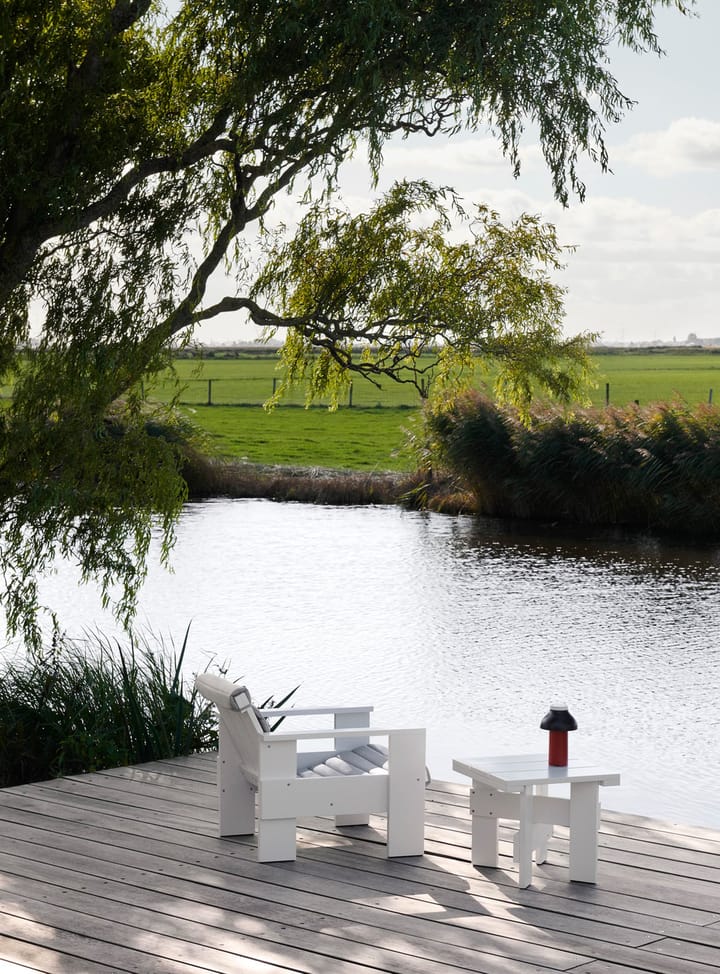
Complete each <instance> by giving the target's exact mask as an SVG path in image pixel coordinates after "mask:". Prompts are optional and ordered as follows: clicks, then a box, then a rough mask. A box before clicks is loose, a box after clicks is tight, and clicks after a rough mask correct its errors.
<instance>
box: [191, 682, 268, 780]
mask: <svg viewBox="0 0 720 974" xmlns="http://www.w3.org/2000/svg"><path fill="white" fill-rule="evenodd" d="M195 687H196V689H197V691H198V693H200V694H201V695H202V696H203V697H205V698H206V699H208V700H211V701H212V702H213V703H214V704H215V706H216V707H217V708H218V714H219V717H220V726H219V735H220V752H221V756H222V751H223V750H224V748H226V747H228V746H229V747H230V748H231V749H232V751H233V752H234V755H235V758H236V760H237V761H238V764H239V765H240V769H241V770H242V772H243V774H244V775H245V777H246V778H248V779H249V780H250V781H252V782H253V783H254V784H256V783H257V779H258V774H259V766H260V741H261V739H262V734H263V733H264V731H265V730H266V729H267V725H266V724H264V718H261V717H260V715H259V714H258V713H257V711H256V709H255V707H254V706H253V702H252V698H251V696H250V692H249V691H248V689H247V687H243V686H238V685H237V684H236V683H231V682H230V681H229V680H225V679H223V678H222V677H220V676H213V675H212V674H210V673H201V674H199V675H198V676H197V677H196V679H195Z"/></svg>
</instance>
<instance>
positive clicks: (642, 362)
mask: <svg viewBox="0 0 720 974" xmlns="http://www.w3.org/2000/svg"><path fill="white" fill-rule="evenodd" d="M593 361H594V363H595V366H596V369H597V373H596V376H595V387H594V388H593V389H591V390H589V395H590V397H591V399H592V402H593V404H594V405H602V404H604V403H605V397H606V384H609V395H610V403H611V404H612V405H616V406H624V405H626V404H627V403H630V402H633V401H634V400H638V401H639V402H640V404H641V405H647V404H648V403H651V402H658V401H672V400H674V399H684V400H686V401H687V402H689V403H699V402H708V400H709V398H710V390H712V392H713V399H714V400H715V402H717V403H718V404H720V353H714V352H709V351H704V350H703V351H697V350H694V349H685V350H676V349H669V350H662V351H653V352H644V351H643V352H628V351H621V352H613V353H608V354H598V355H594V356H593ZM175 371H176V375H177V383H179V384H177V383H175V382H174V381H173V380H172V378H171V377H170V376H169V375H168V376H166V377H163V378H161V379H160V380H157V381H156V382H154V383H153V385H152V386H150V387H149V388H148V390H147V391H148V392H149V393H150V394H151V395H152V396H155V397H156V398H158V399H161V400H165V401H167V400H169V399H171V398H172V397H173V395H176V396H177V399H178V402H179V403H180V404H181V407H182V409H183V411H184V412H186V413H187V415H188V416H189V417H190V418H191V419H192V420H193V421H194V422H195V423H196V424H197V425H198V426H199V427H200V428H201V429H203V430H205V431H207V433H208V434H209V435H210V437H211V440H212V442H213V443H214V444H215V447H216V449H217V450H218V452H219V453H220V454H222V455H224V456H228V457H247V459H248V460H251V461H254V462H258V463H280V464H293V465H301V466H328V467H345V468H348V469H355V470H403V469H410V468H411V467H412V465H413V461H412V459H411V457H410V456H409V455H408V454H407V453H404V452H402V450H403V445H404V443H405V440H406V434H405V432H404V431H405V430H406V429H407V428H408V427H409V426H412V424H413V423H417V422H418V411H417V407H418V405H419V398H418V395H417V393H416V391H415V390H414V389H413V388H412V386H408V385H398V384H397V383H393V382H390V381H386V382H384V383H383V388H382V390H378V389H376V388H375V386H373V385H372V384H371V383H369V382H367V381H366V380H363V379H356V380H355V381H354V382H353V386H352V405H353V407H355V408H352V409H350V408H347V405H346V406H345V407H343V408H340V409H339V410H338V411H337V412H335V413H329V412H328V411H327V410H326V409H323V408H322V407H321V406H318V407H314V408H312V409H309V410H306V409H303V408H300V407H301V406H302V404H303V403H304V394H303V391H302V390H296V391H295V392H294V394H293V395H292V396H290V397H288V398H286V399H285V400H284V405H283V406H280V407H278V408H277V409H275V410H274V412H271V413H267V412H265V410H263V409H260V408H258V407H259V406H260V404H261V403H263V402H265V401H266V400H268V399H269V398H270V397H271V396H272V394H273V390H274V382H279V381H280V376H281V374H280V372H279V371H278V369H277V359H276V358H275V356H273V355H259V356H257V357H249V356H245V357H242V358H219V357H208V358H206V359H205V360H202V361H197V360H189V359H178V360H177V362H176V365H175ZM483 379H484V380H485V381H487V377H486V376H484V374H480V373H479V375H478V383H480V382H481V381H483ZM9 392H10V390H9V389H0V395H3V394H4V395H8V394H9ZM208 400H210V402H211V403H212V405H210V406H208ZM289 404H294V405H293V408H286V407H287V406H288V405H289ZM379 405H382V406H383V407H385V408H382V409H380V408H376V407H377V406H379Z"/></svg>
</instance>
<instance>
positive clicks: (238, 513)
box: [43, 500, 720, 827]
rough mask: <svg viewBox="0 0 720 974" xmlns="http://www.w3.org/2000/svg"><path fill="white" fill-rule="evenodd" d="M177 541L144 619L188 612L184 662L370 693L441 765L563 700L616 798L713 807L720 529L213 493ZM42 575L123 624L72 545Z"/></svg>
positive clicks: (505, 746) (524, 728)
mask: <svg viewBox="0 0 720 974" xmlns="http://www.w3.org/2000/svg"><path fill="white" fill-rule="evenodd" d="M172 561H173V566H174V573H173V574H170V573H168V572H166V571H164V570H162V569H160V568H157V567H154V568H153V569H152V570H151V572H150V576H149V578H148V581H147V583H146V586H145V588H144V590H143V595H142V599H141V608H140V614H139V624H140V626H141V627H142V626H143V625H147V626H148V627H149V628H150V629H152V631H153V632H154V633H157V634H162V635H163V636H164V637H166V638H167V637H168V635H171V636H172V638H173V639H174V642H175V644H176V645H179V644H180V643H181V641H182V637H183V634H184V631H185V629H186V627H187V625H188V623H191V632H190V640H189V646H190V649H189V653H190V656H189V659H188V674H190V673H192V672H194V671H197V669H198V668H200V669H204V668H205V667H206V666H208V665H211V666H212V665H214V664H216V663H225V662H227V665H228V675H229V676H230V677H231V678H233V679H236V678H241V679H242V681H243V682H247V683H248V685H249V686H250V688H251V690H253V692H254V696H255V697H256V698H257V699H262V698H263V697H264V696H266V695H269V694H282V693H283V692H284V691H286V690H289V689H291V688H292V687H294V686H296V685H297V684H300V686H301V688H300V690H299V691H298V693H297V694H296V696H295V698H294V699H295V700H296V702H297V703H298V704H301V703H305V702H309V703H327V702H332V703H338V704H355V703H372V704H374V705H375V722H376V723H378V724H383V725H385V726H425V727H427V729H428V764H429V766H430V770H431V772H432V773H433V776H434V777H436V778H439V779H445V780H453V779H454V778H456V776H455V775H454V774H453V772H452V770H451V761H452V757H454V756H470V755H473V754H481V753H491V752H503V753H512V752H513V751H528V750H530V751H544V750H546V747H547V735H546V733H545V732H544V731H541V730H540V729H539V722H540V719H541V718H542V716H543V715H544V714H545V712H546V711H547V709H548V707H549V705H550V704H551V703H554V702H565V703H567V704H568V706H569V707H570V710H571V711H572V713H573V714H574V716H575V717H576V719H577V721H578V724H579V728H578V730H577V731H576V732H575V733H573V734H572V735H571V737H570V751H571V754H574V755H577V756H586V757H588V758H590V759H592V760H593V763H601V764H603V765H606V766H607V767H608V769H610V770H614V769H617V770H619V771H621V773H622V776H623V779H622V785H621V786H620V787H619V788H611V789H607V790H606V791H605V792H604V794H603V795H602V799H603V803H604V805H605V806H607V807H609V808H615V809H618V810H621V811H627V812H637V813H641V814H647V815H650V816H654V817H658V818H666V819H670V820H674V821H679V822H682V823H685V824H707V825H712V826H715V827H720V802H718V801H717V784H716V783H717V781H718V780H720V747H719V746H718V741H719V740H720V733H719V731H720V716H719V712H720V711H719V708H718V698H719V693H720V648H719V644H718V623H719V622H720V549H718V548H693V549H689V548H686V547H682V546H679V545H671V544H661V543H659V542H658V541H657V540H653V539H648V538H641V537H634V538H623V537H613V536H609V535H601V534H599V535H598V536H597V537H596V538H594V539H588V538H587V537H577V536H576V537H573V536H572V535H570V534H568V532H563V533H559V532H558V530H557V529H555V528H552V527H546V528H543V529H540V528H537V527H529V526H527V525H525V526H522V525H517V524H507V523H505V522H500V521H493V520H490V519H485V518H473V517H450V516H445V515H439V514H426V513H416V512H404V511H401V510H399V509H397V508H394V507H393V508H390V507H388V508H383V507H376V508H371V507H367V508H365V507H356V508H339V507H337V508H335V507H316V506H311V505H299V504H275V503H272V502H268V501H256V500H239V501H238V500H234V501H225V500H219V501H211V502H205V503H201V504H190V505H188V506H187V507H186V509H185V511H184V513H183V516H182V519H181V523H180V526H179V531H178V542H177V546H176V548H175V551H174V554H173V559H172ZM68 592H72V593H73V595H72V598H68ZM43 595H44V597H45V598H46V599H48V600H50V602H51V603H52V604H54V605H62V606H63V607H64V608H63V613H62V614H61V620H62V622H63V624H64V626H65V628H66V629H67V630H68V631H69V632H70V634H74V635H78V634H82V632H83V630H84V629H87V628H88V627H91V626H93V625H97V626H99V627H100V628H102V629H103V630H104V631H108V630H109V629H110V623H109V622H108V619H107V617H106V616H104V615H103V613H102V610H101V608H100V604H99V599H98V597H97V594H96V593H95V592H93V591H92V590H91V589H88V588H86V587H84V586H81V587H78V586H77V577H76V575H75V574H74V572H73V571H72V570H71V569H70V568H69V567H68V566H61V567H60V569H59V571H58V574H57V575H56V576H54V577H52V578H50V579H48V580H47V582H46V583H45V584H44V586H43ZM458 780H459V779H458Z"/></svg>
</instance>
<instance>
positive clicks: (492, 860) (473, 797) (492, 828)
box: [470, 781, 499, 869]
mask: <svg viewBox="0 0 720 974" xmlns="http://www.w3.org/2000/svg"><path fill="white" fill-rule="evenodd" d="M493 794H494V793H493V792H492V791H491V790H490V789H489V788H485V787H484V786H483V785H481V784H480V783H479V782H477V781H473V783H472V788H471V789H470V821H471V825H472V852H471V857H472V864H473V866H492V867H493V868H495V869H496V868H497V866H498V862H499V860H498V820H497V816H496V815H488V814H487V804H488V799H491V798H492V796H493ZM477 799H480V801H477ZM477 805H480V806H481V809H478V807H477Z"/></svg>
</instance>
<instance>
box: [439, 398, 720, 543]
mask: <svg viewBox="0 0 720 974" xmlns="http://www.w3.org/2000/svg"><path fill="white" fill-rule="evenodd" d="M428 424H429V430H430V433H431V436H432V438H433V442H434V448H435V452H436V456H437V457H438V458H439V460H440V461H441V462H442V463H444V464H446V465H447V466H448V467H449V468H450V469H451V470H452V472H453V473H454V474H455V475H456V476H458V477H460V478H461V479H462V480H463V481H464V483H465V484H466V486H467V487H468V489H469V490H471V491H472V493H473V495H474V497H475V508H476V510H477V511H478V512H479V513H485V514H491V515H497V516H504V517H518V518H532V519H542V520H562V521H571V522H575V523H584V524H609V525H624V526H628V527H640V528H644V529H649V530H652V531H659V532H671V533H674V534H678V535H685V536H694V537H703V538H717V537H720V410H718V409H717V408H713V407H709V406H695V407H690V406H688V405H687V404H685V403H658V404H655V405H651V406H647V407H643V408H640V407H637V406H628V407H625V408H592V409H577V410H575V411H574V412H573V413H571V414H567V415H566V414H564V413H563V411H562V410H561V409H560V408H558V407H552V406H543V405H536V406H535V407H533V408H532V409H531V411H530V415H529V417H527V418H526V419H523V418H522V417H521V416H520V415H519V414H518V412H517V411H515V410H513V409H512V408H508V407H499V406H498V405H496V404H495V403H494V402H492V401H490V400H489V399H487V398H485V397H482V396H480V395H479V394H476V393H468V394H467V395H465V396H463V397H461V398H460V399H458V400H457V401H456V402H454V403H452V404H450V405H449V406H447V407H445V408H439V409H436V410H435V411H434V412H433V413H432V415H430V416H429V418H428Z"/></svg>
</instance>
